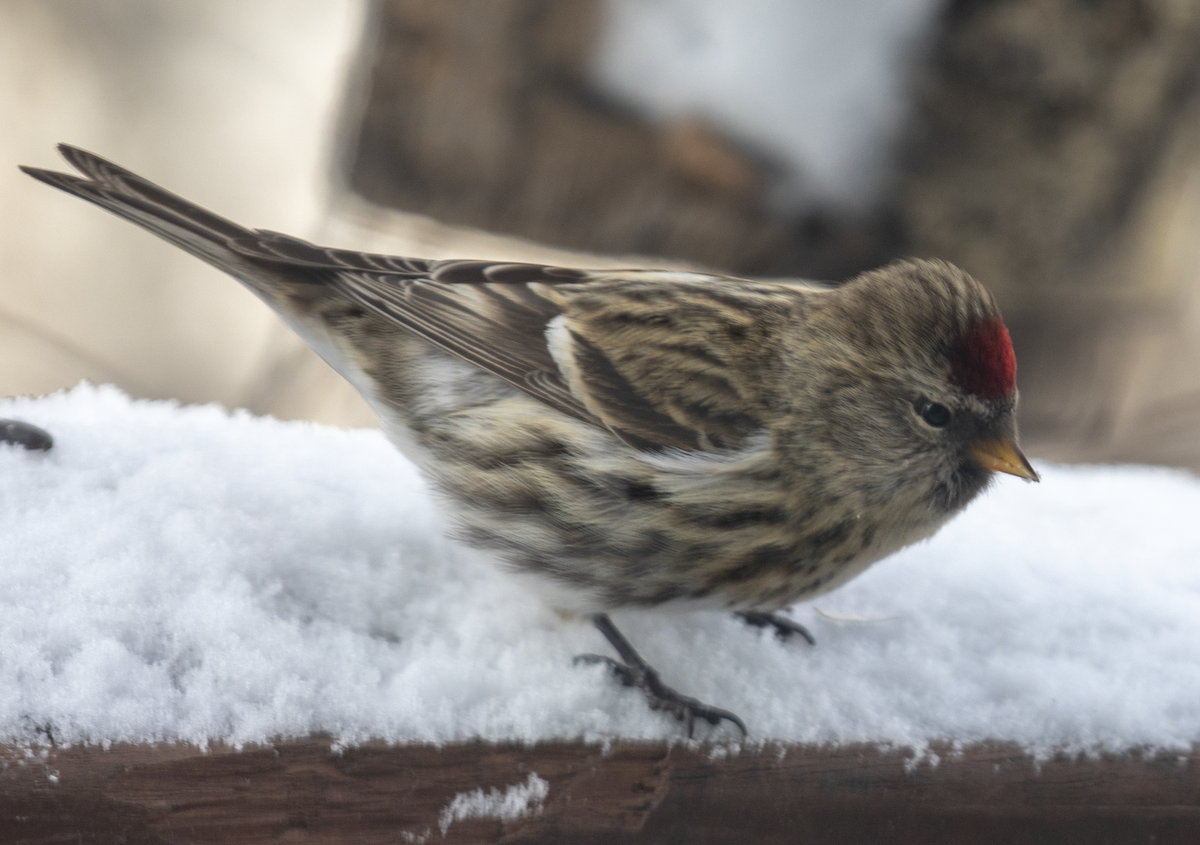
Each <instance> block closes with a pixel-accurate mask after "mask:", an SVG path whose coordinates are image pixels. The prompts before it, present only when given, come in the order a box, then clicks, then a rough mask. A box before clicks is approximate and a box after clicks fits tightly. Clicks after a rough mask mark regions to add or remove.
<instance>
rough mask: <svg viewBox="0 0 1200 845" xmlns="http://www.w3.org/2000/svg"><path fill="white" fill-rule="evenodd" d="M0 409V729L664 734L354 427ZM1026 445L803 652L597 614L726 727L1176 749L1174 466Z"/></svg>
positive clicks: (837, 738) (1187, 620)
mask: <svg viewBox="0 0 1200 845" xmlns="http://www.w3.org/2000/svg"><path fill="white" fill-rule="evenodd" d="M0 417H16V418H21V419H24V420H26V421H28V422H31V423H34V424H35V425H39V426H41V427H43V428H45V429H47V430H48V431H50V432H51V433H52V434H53V435H54V436H55V439H56V444H55V446H54V448H53V449H52V450H51V451H50V452H48V453H44V454H41V453H32V452H27V451H24V450H22V449H20V448H19V447H14V446H3V445H0V741H2V742H9V743H27V742H45V741H46V739H47V738H48V737H49V736H53V738H54V740H55V741H56V742H59V743H75V742H91V743H108V742H112V741H131V742H139V741H159V740H161V741H168V740H184V741H190V742H194V743H198V744H201V745H204V744H206V743H209V742H212V741H224V742H230V743H234V744H240V743H255V742H264V741H270V740H272V739H275V738H286V737H297V736H306V735H309V734H310V733H311V732H315V731H323V732H328V733H329V734H330V735H332V737H333V739H334V741H336V742H341V743H353V742H356V741H363V740H367V739H372V738H373V739H383V740H388V741H394V742H409V741H424V742H439V743H440V742H447V741H454V740H467V739H471V738H477V737H483V738H485V739H489V740H518V741H534V740H539V739H569V738H578V737H582V738H585V739H589V740H594V741H608V740H611V739H614V738H618V737H621V738H632V739H646V740H654V739H661V738H673V737H679V736H680V735H681V731H680V727H679V725H678V724H677V723H676V722H674V721H673V720H671V719H670V718H668V717H666V716H664V715H662V714H659V713H654V712H652V711H650V710H649V709H648V708H647V707H646V704H645V702H644V700H643V698H642V697H641V695H640V694H639V693H637V692H635V691H632V690H629V689H627V688H624V687H621V686H620V685H619V684H618V683H616V682H615V681H614V680H613V679H612V678H611V677H610V676H609V675H608V673H607V672H606V670H604V669H603V668H602V667H599V666H576V665H573V664H572V657H573V656H574V655H577V654H580V653H584V652H599V653H608V651H609V650H608V647H607V644H606V643H605V642H604V641H603V639H602V638H601V637H600V635H599V634H598V633H597V632H595V631H594V630H593V629H592V628H591V626H590V625H588V624H587V623H586V622H582V621H564V620H563V619H561V618H560V617H559V616H558V615H557V614H556V613H555V612H553V611H551V610H549V609H547V608H545V607H543V606H542V605H541V604H539V602H538V600H537V599H536V598H535V597H534V596H533V595H532V594H531V593H530V592H529V591H527V590H526V589H524V588H523V587H522V586H521V585H520V583H518V582H517V581H516V580H515V579H511V578H510V577H509V576H507V575H505V574H504V573H502V572H500V571H498V570H497V569H496V568H495V567H493V566H492V565H491V564H490V562H489V561H488V560H487V559H486V558H485V557H484V556H483V555H482V554H480V553H478V552H475V551H472V550H470V549H466V548H463V547H461V546H459V545H456V544H455V543H453V542H451V541H449V540H447V539H446V538H445V537H444V535H443V533H442V530H443V529H442V526H441V523H440V522H439V517H438V506H437V502H436V501H435V500H433V499H432V498H431V496H430V495H429V493H428V491H427V489H426V487H425V486H424V485H423V483H422V481H421V480H420V478H419V477H418V475H417V473H416V471H415V469H414V468H413V467H412V465H411V464H409V463H408V462H407V461H406V460H405V459H404V458H402V457H401V456H400V455H399V454H398V453H396V452H395V451H394V450H393V449H392V448H391V447H390V446H389V445H388V444H387V442H386V441H385V440H384V439H383V437H382V436H381V435H380V434H379V433H378V432H376V431H369V430H357V431H345V430H339V429H332V428H323V427H319V426H316V425H312V424H304V423H284V422H279V421H276V420H272V419H265V418H256V417H253V416H250V415H248V414H245V413H234V414H232V415H231V414H229V413H227V412H225V411H224V410H222V409H220V408H218V407H215V406H204V407H179V406H177V405H174V404H171V403H165V402H141V401H138V402H135V401H132V400H130V399H129V398H127V397H126V396H125V395H123V394H122V393H120V392H119V391H118V390H116V389H115V388H111V387H100V388H96V387H91V386H86V385H83V386H80V387H78V388H76V389H74V390H72V391H70V392H66V393H59V394H55V395H53V396H50V397H47V398H43V399H14V400H3V401H0ZM1038 469H1039V471H1040V472H1042V473H1043V481H1042V483H1041V484H1040V485H1028V484H1024V483H1022V482H1020V481H1017V480H1016V479H1013V480H1011V481H1009V480H1004V481H1002V482H1000V483H999V484H997V485H996V487H995V488H994V489H993V490H992V491H990V492H989V493H988V494H986V495H985V496H984V497H983V498H982V499H981V501H979V502H977V503H976V504H975V505H973V506H972V507H970V508H969V509H968V510H967V512H966V513H965V514H964V515H963V516H962V517H960V518H959V519H957V520H955V521H954V522H953V523H951V525H950V526H949V527H947V528H946V529H944V530H943V531H942V532H941V533H940V534H939V535H938V536H937V537H935V538H934V539H933V540H932V541H930V542H928V543H926V544H923V545H921V546H919V547H916V548H912V549H909V550H906V551H905V552H903V553H901V554H899V555H896V556H895V557H893V558H891V559H889V560H887V561H884V562H882V563H880V564H877V565H876V566H875V567H874V568H872V569H871V570H869V571H868V572H867V574H865V575H864V576H862V577H861V578H859V579H858V580H856V581H854V582H852V583H851V584H850V585H848V586H846V587H844V588H843V589H841V590H839V591H837V592H835V593H833V594H832V595H830V596H828V597H825V598H822V599H819V600H818V602H817V605H818V608H813V607H806V606H802V607H799V608H797V609H796V610H795V616H796V617H797V618H798V619H799V620H801V621H802V622H804V624H806V625H808V626H809V627H810V628H811V630H812V631H813V632H814V633H815V634H816V636H817V640H818V645H817V646H816V647H809V646H807V645H806V644H804V643H802V642H795V643H793V642H786V643H785V642H780V641H778V640H776V638H775V637H774V636H773V635H771V634H770V633H767V632H763V631H759V630H757V629H753V628H749V627H747V626H745V625H743V624H742V623H741V622H739V621H738V620H736V619H734V618H732V617H730V616H728V615H726V614H721V613H695V614H690V615H683V614H680V615H666V614H658V613H617V614H614V617H613V618H614V621H615V622H616V623H617V625H618V626H619V627H621V629H622V630H623V631H624V633H625V634H626V635H627V636H628V637H629V638H630V639H631V641H632V642H633V643H634V644H635V645H636V646H637V647H638V648H639V649H640V650H641V651H642V653H643V654H644V655H645V656H646V658H647V659H648V660H649V661H650V662H651V663H652V664H653V665H655V666H656V667H657V668H658V669H659V670H660V671H661V672H662V674H663V676H664V679H665V680H666V682H667V683H669V684H672V685H673V686H675V687H677V688H678V689H680V690H681V691H683V692H685V693H687V694H690V695H694V696H696V697H698V698H700V699H701V700H704V701H708V702H711V703H713V704H716V705H718V706H721V707H725V708H728V709H730V710H732V711H734V712H735V713H737V714H738V715H740V716H741V717H742V718H743V719H744V720H745V721H746V723H747V725H748V726H749V727H750V730H751V734H752V737H751V738H752V739H753V740H783V741H796V742H834V743H844V742H854V741H875V742H883V743H889V744H895V745H912V746H916V747H921V746H924V745H925V744H926V743H927V742H928V741H930V740H958V741H962V742H967V743H969V742H972V741H976V740H983V739H1001V740H1012V741H1016V742H1019V743H1022V744H1024V745H1026V746H1027V747H1029V748H1031V749H1033V750H1041V751H1047V750H1053V749H1081V750H1100V749H1110V750H1121V749H1126V748H1129V747H1132V746H1150V747H1163V748H1187V747H1190V745H1191V744H1192V743H1193V742H1194V741H1196V740H1197V739H1198V738H1200V660H1198V659H1197V646H1198V645H1200V527H1198V524H1197V518H1198V515H1200V480H1198V479H1196V478H1195V477H1192V476H1189V475H1187V474H1183V473H1179V472H1173V471H1167V470H1162V469H1150V468H1139V467H1093V468H1080V467H1075V468H1072V467H1063V466H1053V465H1045V464H1038ZM863 619H867V620H871V621H862V620H863ZM700 735H701V736H702V737H707V738H720V739H731V740H732V739H736V738H737V737H736V734H735V733H734V732H733V731H731V730H730V729H728V728H727V727H726V728H724V729H722V730H721V731H719V732H716V733H712V734H705V733H704V731H703V730H702V731H701V734H700Z"/></svg>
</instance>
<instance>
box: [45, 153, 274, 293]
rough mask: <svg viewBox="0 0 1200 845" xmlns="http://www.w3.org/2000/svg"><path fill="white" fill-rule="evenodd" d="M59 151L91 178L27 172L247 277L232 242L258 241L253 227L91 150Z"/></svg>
mask: <svg viewBox="0 0 1200 845" xmlns="http://www.w3.org/2000/svg"><path fill="white" fill-rule="evenodd" d="M58 149H59V152H60V153H62V155H63V158H65V159H66V160H67V161H68V162H69V163H70V164H71V165H72V166H73V167H74V168H75V169H76V170H78V171H79V172H80V173H82V174H84V176H87V177H89V178H86V179H85V178H81V177H79V176H73V175H71V174H67V173H59V172H57V171H54V170H44V169H42V168H38V167H26V166H24V165H22V166H21V170H22V171H24V172H25V173H28V174H29V175H30V176H32V177H33V178H34V179H38V180H39V181H42V182H45V183H46V184H47V185H52V186H53V187H55V188H58V189H60V190H62V191H66V192H67V193H69V194H73V195H75V196H77V197H80V198H81V199H85V200H88V201H89V202H92V203H95V204H96V205H98V206H100V207H101V208H104V209H106V210H108V211H111V212H112V213H113V214H116V215H118V216H120V217H123V218H125V219H126V220H129V221H131V222H133V223H136V224H138V225H139V226H142V227H143V228H145V229H148V230H150V231H151V232H153V233H154V234H156V235H158V236H159V237H161V238H163V239H164V240H166V241H169V242H170V243H173V244H175V245H176V246H178V247H180V248H181V249H184V250H186V251H187V252H190V253H192V254H193V255H195V256H197V257H198V258H201V259H203V260H205V261H207V262H209V263H210V264H213V265H215V266H217V267H219V268H220V269H222V270H226V271H228V272H233V273H234V275H236V276H239V277H241V274H240V273H238V272H236V271H237V270H238V269H240V268H241V267H243V266H244V265H245V258H244V257H243V256H241V255H239V253H238V250H236V249H233V248H231V245H230V242H231V241H237V240H238V239H244V238H249V237H252V236H253V235H254V234H255V233H254V232H252V231H251V230H250V229H247V228H245V227H243V226H239V225H238V224H236V223H234V222H233V221H232V220H228V219H226V218H224V217H221V216H220V215H217V214H213V213H212V212H211V211H208V210H207V209H204V208H201V207H200V206H198V205H196V204H195V203H192V202H189V201H188V200H185V199H184V198H183V197H180V196H178V195H177V194H173V193H171V192H170V191H167V190H165V189H163V188H160V187H159V186H158V185H155V184H154V183H153V182H150V181H148V180H146V179H143V178H142V177H141V176H138V175H137V174H135V173H131V172H130V171H128V170H125V169H124V168H122V167H118V166H117V165H115V164H113V163H112V162H110V161H106V160H105V159H102V158H100V157H99V156H97V155H94V154H92V153H89V152H87V151H86V150H81V149H79V148H78V147H72V146H70V145H68V144H59V146H58Z"/></svg>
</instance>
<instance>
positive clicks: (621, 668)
mask: <svg viewBox="0 0 1200 845" xmlns="http://www.w3.org/2000/svg"><path fill="white" fill-rule="evenodd" d="M593 621H594V623H595V625H596V627H597V628H599V629H600V632H601V633H602V634H604V636H605V637H607V638H608V641H609V642H610V643H612V645H613V647H614V648H616V650H617V651H618V652H619V653H620V655H621V657H622V659H623V660H624V661H625V662H624V663H622V662H621V661H619V660H614V659H613V658H611V657H605V656H604V655H601V654H581V655H579V656H577V657H576V658H575V661H574V662H575V663H576V664H579V663H587V664H591V665H594V664H597V663H603V664H604V665H606V666H608V668H609V670H610V671H612V673H613V674H614V675H616V676H617V678H618V679H619V680H620V681H621V683H622V684H624V685H625V686H627V687H637V688H638V689H640V690H641V691H642V692H643V693H645V695H646V698H648V699H649V703H650V709H651V710H662V711H664V712H666V713H670V714H671V715H672V716H674V717H675V718H676V719H678V720H679V721H681V722H683V723H685V724H686V725H687V732H688V738H689V739H690V738H691V737H692V736H693V735H694V734H695V729H696V718H697V717H699V718H701V719H703V720H704V721H706V722H708V723H709V724H710V725H712V726H714V727H716V726H717V725H720V724H721V721H722V720H725V721H727V722H729V723H731V724H732V725H734V726H735V727H736V728H737V729H738V730H739V731H741V732H742V736H747V735H748V731H747V730H746V723H745V722H743V721H742V720H741V719H739V718H738V717H737V715H735V714H734V713H731V712H729V711H728V710H723V709H721V708H720V707H713V706H712V705H710V704H705V703H704V702H702V701H700V700H698V699H695V698H692V697H690V696H686V695H681V694H680V693H678V692H676V691H675V690H673V689H671V688H670V687H669V686H667V685H666V684H664V683H663V682H662V679H661V678H659V676H658V672H656V671H655V670H654V669H653V668H651V667H650V665H649V664H648V663H646V661H645V660H643V659H642V657H641V655H639V654H638V653H637V652H636V651H635V650H634V648H633V646H631V645H630V644H629V641H628V640H626V639H625V637H624V636H623V635H622V634H621V632H620V631H618V630H617V628H616V626H615V625H613V624H612V621H611V620H610V619H609V618H608V616H606V615H605V614H599V615H597V616H596V617H595V618H594V620H593Z"/></svg>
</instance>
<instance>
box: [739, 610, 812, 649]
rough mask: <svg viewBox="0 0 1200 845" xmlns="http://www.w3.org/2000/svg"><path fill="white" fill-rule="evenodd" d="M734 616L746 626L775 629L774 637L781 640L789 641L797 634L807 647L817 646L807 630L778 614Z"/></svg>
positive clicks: (756, 613) (755, 612)
mask: <svg viewBox="0 0 1200 845" xmlns="http://www.w3.org/2000/svg"><path fill="white" fill-rule="evenodd" d="M734 616H737V617H738V618H740V619H741V620H742V621H743V622H745V623H746V624H747V625H753V626H754V627H755V628H765V627H767V626H768V625H770V626H771V627H772V628H774V629H775V636H777V637H779V639H781V640H787V639H790V638H791V637H792V635H793V634H798V635H799V636H801V637H804V639H806V640H808V644H809V645H816V644H817V638H816V637H814V636H813V635H812V634H811V633H809V630H808V629H807V628H805V627H804V626H803V625H801V624H800V623H799V622H796V621H795V620H793V619H788V618H787V617H786V616H784V615H782V614H780V613H764V612H761V611H753V610H751V611H745V612H742V613H735V614H734Z"/></svg>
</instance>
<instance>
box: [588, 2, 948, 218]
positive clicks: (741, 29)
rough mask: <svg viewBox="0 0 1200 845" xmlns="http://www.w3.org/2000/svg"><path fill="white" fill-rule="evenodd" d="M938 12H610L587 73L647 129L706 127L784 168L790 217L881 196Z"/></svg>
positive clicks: (892, 7) (729, 6) (696, 5)
mask: <svg viewBox="0 0 1200 845" xmlns="http://www.w3.org/2000/svg"><path fill="white" fill-rule="evenodd" d="M941 5H942V4H941V3H939V2H937V0H841V2H836V3H831V2H829V0H746V2H741V3H730V2H728V1H727V0H609V2H608V3H607V5H606V7H605V8H606V11H607V20H606V23H605V26H604V28H603V31H602V37H601V39H600V43H599V48H598V51H597V58H596V61H595V68H594V75H595V77H596V80H597V82H598V83H599V84H600V86H601V87H602V88H603V89H604V90H605V91H607V92H608V93H609V94H610V95H612V96H614V97H616V98H617V99H619V100H621V101H623V102H625V103H628V104H630V105H632V106H634V107H636V108H639V109H641V110H643V111H644V112H646V113H647V114H649V115H650V116H651V117H653V118H657V119H659V120H670V119H672V118H678V117H681V116H686V115H698V116H702V117H705V118H707V119H708V120H710V121H711V122H713V123H714V124H716V125H717V126H719V127H721V128H722V129H724V130H725V131H726V132H728V133H729V134H730V135H731V136H732V137H733V138H736V139H739V140H742V141H743V142H747V143H748V144H749V145H750V146H751V148H754V149H758V150H762V151H764V152H766V153H767V154H768V155H769V156H771V157H772V158H774V159H776V160H777V161H779V162H780V163H782V164H783V165H784V166H785V167H786V168H787V170H788V174H787V175H786V177H785V179H784V181H783V183H782V184H780V185H778V186H776V189H777V195H776V196H775V197H774V199H775V200H776V201H778V202H779V203H780V204H782V205H784V206H790V205H804V204H806V203H808V202H812V201H813V200H817V201H826V202H832V203H834V204H838V205H842V206H848V207H858V206H864V205H869V204H870V203H871V202H872V201H873V200H875V199H877V198H878V196H879V195H880V194H881V193H882V191H883V188H884V185H885V184H886V180H887V174H888V169H889V156H890V155H891V154H892V145H893V144H894V141H895V140H896V138H897V137H898V135H899V132H900V131H901V128H902V125H903V121H904V119H905V118H906V116H907V113H908V110H909V108H910V105H909V98H908V96H907V89H908V87H909V84H908V83H909V79H910V77H911V75H912V72H913V67H912V66H913V63H914V62H915V60H916V56H917V55H918V53H919V49H920V47H921V46H922V44H923V39H924V38H926V37H927V34H928V33H929V32H930V31H931V29H932V27H933V23H934V18H935V15H936V14H937V12H938V11H939V9H940V7H941Z"/></svg>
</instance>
